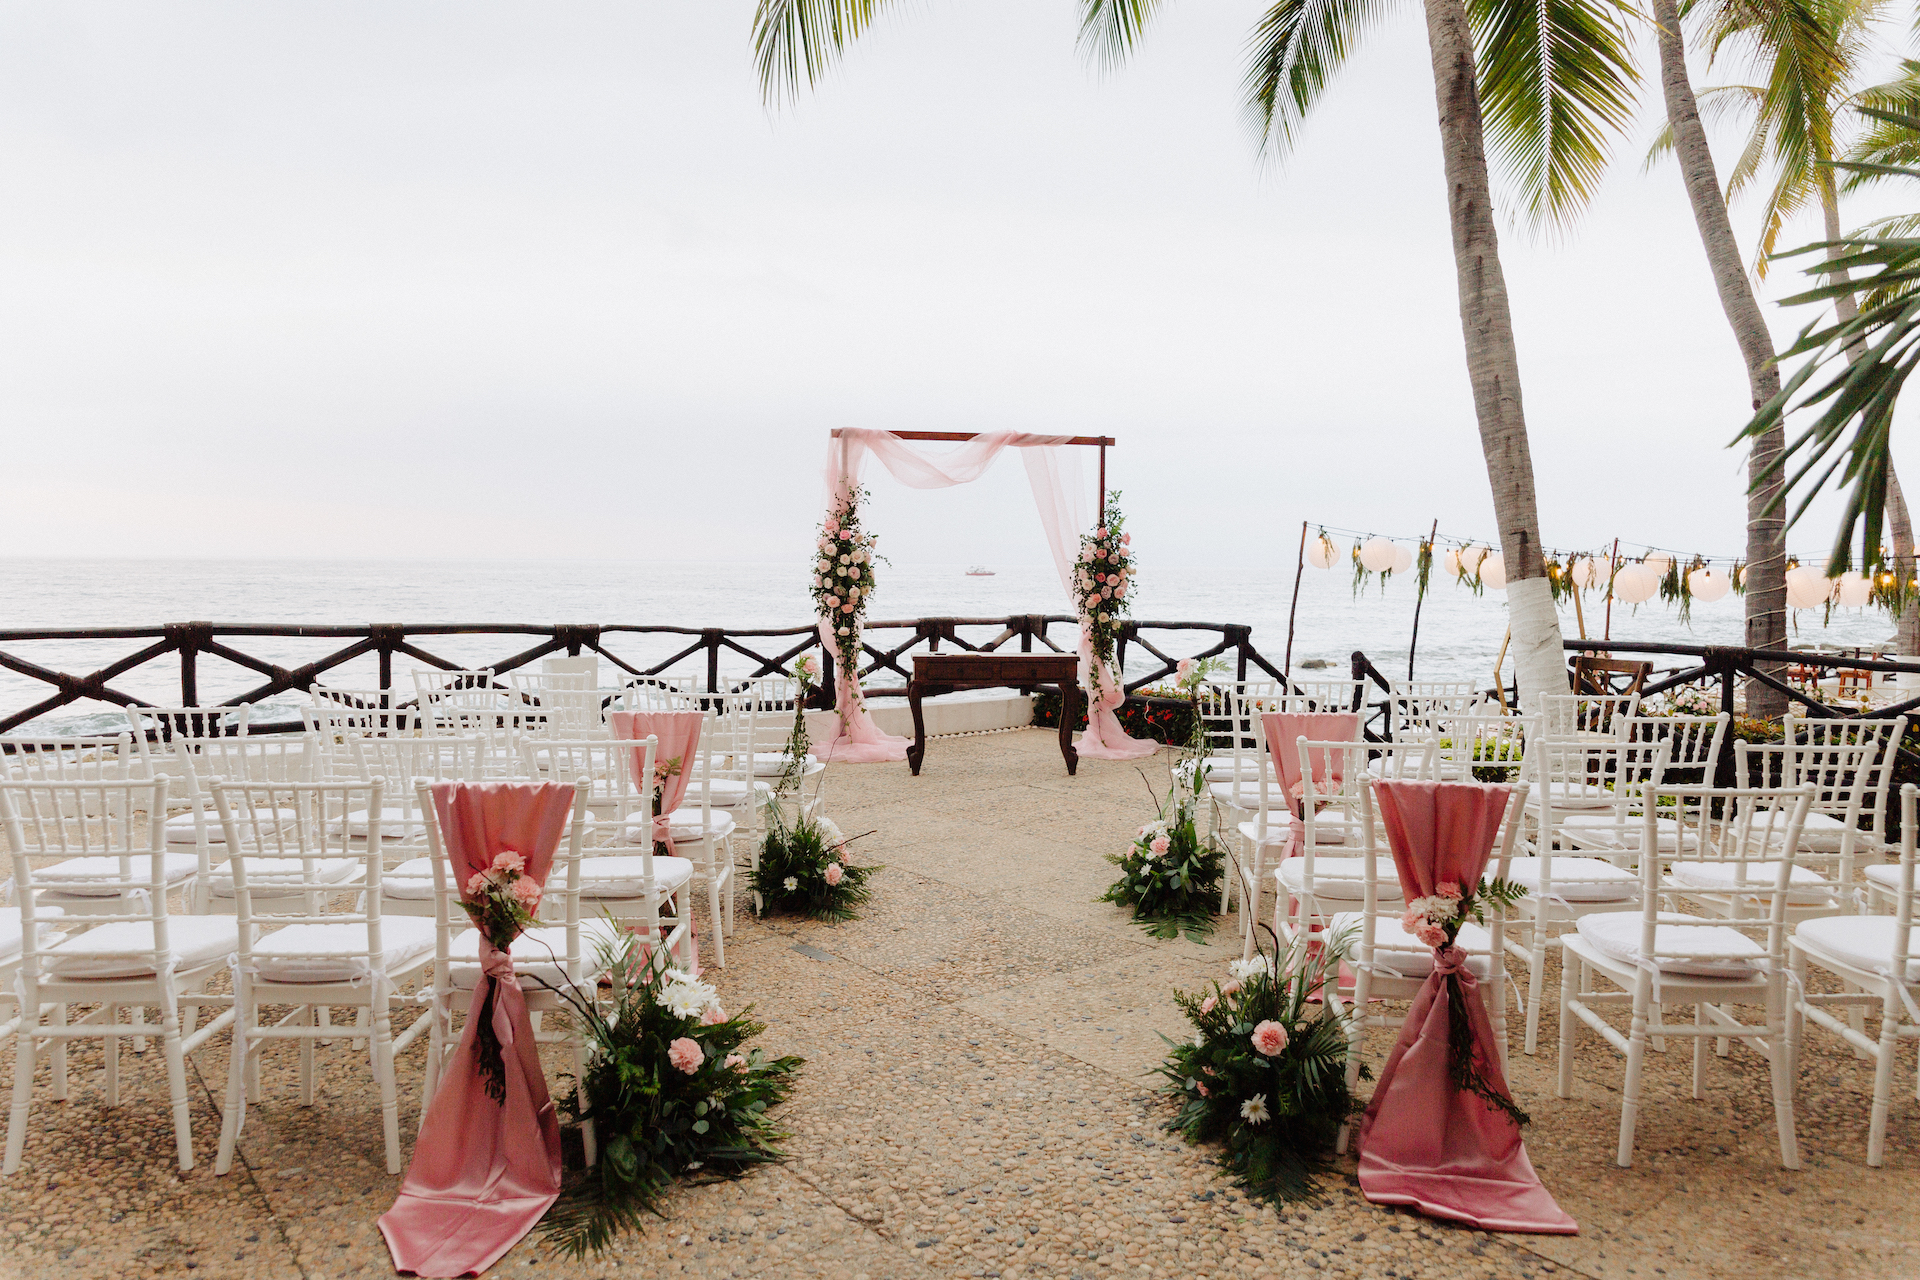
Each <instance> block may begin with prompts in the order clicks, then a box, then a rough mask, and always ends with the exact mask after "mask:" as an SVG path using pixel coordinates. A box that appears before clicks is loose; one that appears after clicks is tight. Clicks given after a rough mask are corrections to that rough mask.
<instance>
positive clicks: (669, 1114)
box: [545, 931, 803, 1258]
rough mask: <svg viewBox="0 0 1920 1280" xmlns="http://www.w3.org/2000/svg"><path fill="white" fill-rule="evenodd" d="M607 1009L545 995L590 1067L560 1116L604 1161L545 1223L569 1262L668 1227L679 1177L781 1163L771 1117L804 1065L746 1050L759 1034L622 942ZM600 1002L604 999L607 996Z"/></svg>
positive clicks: (610, 947) (701, 987) (570, 1185)
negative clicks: (572, 1121)
mask: <svg viewBox="0 0 1920 1280" xmlns="http://www.w3.org/2000/svg"><path fill="white" fill-rule="evenodd" d="M601 960H602V962H603V963H604V964H605V965H606V966H607V978H608V979H609V980H610V981H611V983H612V987H613V993H614V994H613V997H612V1007H611V1008H610V1009H605V1010H604V1011H603V1009H602V1007H600V1005H599V1004H597V1003H596V1002H595V1001H593V1000H592V999H582V998H580V996H579V994H578V993H575V992H571V991H564V990H560V989H558V988H550V989H551V990H555V991H556V992H557V993H558V994H559V995H561V996H562V997H563V998H564V999H566V1001H567V1002H568V1004H570V1005H571V1006H572V1007H573V1013H572V1016H573V1017H575V1018H576V1019H577V1020H578V1021H579V1022H580V1024H581V1025H582V1026H584V1027H585V1028H586V1031H587V1035H588V1038H589V1039H590V1041H591V1043H592V1055H591V1065H590V1066H589V1067H588V1068H587V1071H586V1075H585V1077H584V1078H582V1079H580V1080H578V1081H576V1082H575V1088H574V1091H573V1092H572V1093H571V1094H570V1095H569V1096H567V1097H565V1098H563V1099H561V1102H560V1107H561V1110H562V1111H563V1112H564V1113H566V1114H568V1115H569V1116H571V1117H574V1118H576V1119H590V1120H592V1121H593V1125H594V1134H595V1136H596V1139H597V1140H598V1142H599V1144H600V1158H599V1162H598V1163H596V1164H594V1165H592V1166H591V1167H589V1168H587V1169H584V1170H582V1171H580V1172H578V1173H577V1174H574V1175H573V1176H571V1177H570V1178H569V1179H568V1182H567V1185H566V1186H565V1187H564V1188H563V1189H562V1191H561V1195H560V1199H559V1200H558V1201H556V1202H555V1203H554V1206H553V1208H552V1209H550V1210H549V1211H548V1212H547V1216H546V1219H545V1226H546V1230H547V1239H548V1241H549V1242H550V1243H551V1244H552V1245H553V1246H554V1247H555V1248H556V1249H558V1250H560V1251H561V1252H564V1253H567V1254H570V1255H572V1256H573V1257H576V1258H579V1257H585V1256H586V1255H587V1254H589V1253H594V1254H598V1253H600V1252H603V1251H604V1250H605V1249H606V1248H607V1247H608V1246H610V1245H611V1244H613V1242H614V1241H615V1239H616V1238H617V1237H618V1236H619V1235H620V1233H621V1232H623V1231H644V1230H645V1229H646V1217H647V1215H648V1214H653V1215H655V1216H658V1217H664V1216H665V1214H664V1212H663V1211H662V1209H661V1207H660V1201H661V1199H662V1197H663V1196H664V1195H665V1194H666V1192H667V1191H668V1189H669V1188H670V1187H671V1186H672V1185H673V1182H674V1180H675V1179H676V1178H681V1177H685V1176H688V1175H694V1176H698V1177H706V1178H738V1177H740V1176H742V1175H743V1174H745V1173H746V1172H747V1171H748V1170H750V1169H752V1168H753V1167H754V1166H756V1165H762V1164H770V1163H773V1162H775V1161H778V1160H781V1159H783V1158H784V1153H783V1152H782V1151H781V1150H780V1148H779V1147H778V1146H777V1145H776V1144H777V1143H779V1142H780V1141H781V1140H782V1139H784V1138H785V1137H787V1134H786V1133H785V1132H784V1131H783V1130H781V1129H780V1128H779V1127H778V1126H777V1125H776V1124H775V1123H774V1121H773V1120H772V1118H771V1117H770V1116H769V1115H768V1114H767V1111H768V1108H770V1107H773V1106H777V1105H778V1104H779V1103H780V1102H782V1101H784V1100H785V1099H786V1097H787V1094H788V1092H789V1091H790V1090H791V1089H792V1088H793V1080H794V1076H795V1074H796V1073H797V1072H798V1071H799V1069H800V1067H801V1065H802V1064H803V1059H800V1058H796V1057H783V1058H775V1057H770V1056H769V1055H768V1054H767V1053H766V1052H765V1051H764V1050H761V1049H749V1048H748V1047H747V1041H749V1040H751V1039H753V1038H754V1037H755V1036H757V1035H759V1034H760V1033H761V1032H762V1031H765V1030H766V1027H765V1026H764V1025H763V1024H761V1023H758V1022H754V1021H753V1020H752V1019H750V1018H749V1017H747V1014H748V1013H750V1012H751V1009H748V1010H745V1011H743V1012H741V1013H738V1014H735V1015H733V1016H732V1017H729V1016H728V1015H727V1012H726V1010H724V1009H722V1008H721V1007H720V1001H719V998H718V996H717V995H716V994H715V992H714V989H713V988H712V987H711V986H708V985H707V984H706V983H704V982H701V981H700V980H699V979H698V978H696V977H694V976H693V975H691V974H687V973H682V972H680V971H679V970H676V969H669V968H666V967H664V965H662V964H660V963H658V961H657V960H656V959H655V958H654V957H653V956H652V955H650V954H649V952H648V949H647V947H646V945H645V944H644V943H641V942H639V941H638V940H637V939H636V938H635V937H634V936H633V935H632V934H630V933H626V932H624V931H622V932H621V933H620V934H619V937H618V940H617V941H615V942H610V943H606V944H604V945H603V946H602V950H601ZM603 999H604V997H603Z"/></svg>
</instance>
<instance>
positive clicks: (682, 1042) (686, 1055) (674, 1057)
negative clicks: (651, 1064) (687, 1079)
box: [667, 1036, 707, 1075]
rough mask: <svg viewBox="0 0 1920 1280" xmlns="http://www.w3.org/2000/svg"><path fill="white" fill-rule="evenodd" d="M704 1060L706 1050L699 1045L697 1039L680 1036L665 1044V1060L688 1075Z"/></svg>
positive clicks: (697, 1068) (696, 1069)
mask: <svg viewBox="0 0 1920 1280" xmlns="http://www.w3.org/2000/svg"><path fill="white" fill-rule="evenodd" d="M706 1060H707V1054H706V1051H705V1050H704V1049H702V1048H701V1047H700V1042H699V1041H698V1040H690V1039H688V1038H687V1037H686V1036H681V1037H680V1038H679V1039H678V1040H675V1041H674V1042H673V1043H672V1044H670V1045H668V1046H667V1061H668V1062H671V1063H672V1064H673V1065H674V1068H675V1069H676V1070H679V1071H684V1072H686V1073H687V1074H688V1075H692V1074H693V1073H694V1072H696V1071H698V1070H699V1069H700V1064H701V1063H703V1062H705V1061H706Z"/></svg>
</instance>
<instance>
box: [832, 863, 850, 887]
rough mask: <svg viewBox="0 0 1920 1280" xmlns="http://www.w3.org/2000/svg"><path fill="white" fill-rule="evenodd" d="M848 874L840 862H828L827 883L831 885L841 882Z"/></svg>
mask: <svg viewBox="0 0 1920 1280" xmlns="http://www.w3.org/2000/svg"><path fill="white" fill-rule="evenodd" d="M846 876H847V873H846V871H845V870H844V869H843V868H842V867H841V866H840V864H839V863H837V862H829V863H828V864H827V883H828V884H829V885H836V884H839V883H840V882H841V881H842V880H844V879H846Z"/></svg>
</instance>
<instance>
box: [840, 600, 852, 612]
mask: <svg viewBox="0 0 1920 1280" xmlns="http://www.w3.org/2000/svg"><path fill="white" fill-rule="evenodd" d="M840 612H842V613H852V612H853V602H852V601H848V602H847V603H846V604H843V605H841V606H840Z"/></svg>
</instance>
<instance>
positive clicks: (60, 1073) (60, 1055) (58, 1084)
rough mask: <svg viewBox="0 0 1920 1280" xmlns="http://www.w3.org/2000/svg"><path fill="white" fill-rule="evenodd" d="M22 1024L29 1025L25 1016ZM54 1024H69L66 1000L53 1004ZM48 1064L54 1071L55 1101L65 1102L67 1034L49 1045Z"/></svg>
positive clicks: (60, 1025) (62, 1025) (36, 1020)
mask: <svg viewBox="0 0 1920 1280" xmlns="http://www.w3.org/2000/svg"><path fill="white" fill-rule="evenodd" d="M34 1021H35V1022H38V1021H39V1019H37V1018H36V1019H34ZM21 1025H22V1026H26V1025H27V1023H26V1021H25V1020H24V1017H23V1019H22V1022H21ZM53 1025H54V1026H56V1027H64V1026H66V1025H67V1006H66V1004H65V1003H64V1002H63V1003H61V1004H56V1005H54V1006H53ZM47 1065H48V1066H49V1067H50V1068H51V1069H52V1071H53V1100H54V1101H55V1102H65V1101H66V1100H67V1041H66V1037H65V1036H61V1037H58V1038H56V1039H55V1040H54V1041H53V1043H52V1044H51V1045H49V1046H48V1051H47Z"/></svg>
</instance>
